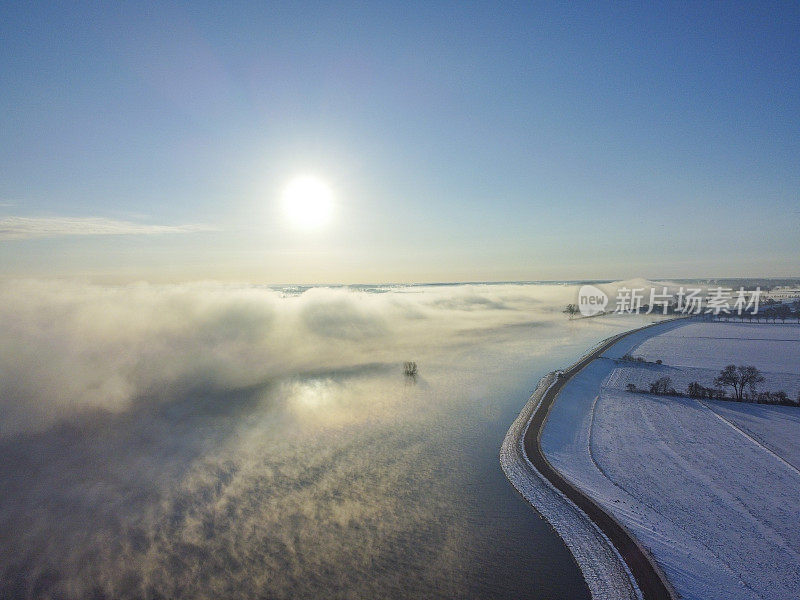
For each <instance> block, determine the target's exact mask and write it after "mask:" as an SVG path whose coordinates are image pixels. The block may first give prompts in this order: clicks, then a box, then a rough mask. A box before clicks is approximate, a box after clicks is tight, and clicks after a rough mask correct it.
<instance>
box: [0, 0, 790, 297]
mask: <svg viewBox="0 0 800 600" xmlns="http://www.w3.org/2000/svg"><path fill="white" fill-rule="evenodd" d="M2 11H3V15H2V19H0V39H2V40H3V46H2V47H3V51H2V53H0V81H2V84H1V85H0V131H2V134H3V135H2V142H0V275H3V276H79V277H84V276H86V277H96V278H110V279H154V280H156V279H158V280H161V279H197V278H220V279H238V280H251V281H258V282H270V283H286V282H298V283H314V282H385V281H450V280H511V279H526V280H527V279H574V278H623V277H631V276H647V277H705V276H708V277H713V276H717V277H721V276H747V275H751V276H769V275H774V276H791V275H800V273H799V272H798V268H797V267H798V265H797V256H798V233H797V232H798V230H799V229H800V198H798V190H800V5H798V4H796V3H788V2H787V3H775V4H768V3H752V4H749V5H748V4H735V3H696V4H688V3H676V4H655V3H646V4H624V5H613V4H604V3H585V4H577V3H569V4H532V5H529V4H524V5H523V4H520V5H518V4H511V3H508V4H503V5H502V6H501V5H498V4H496V3H486V4H478V3H452V4H445V3H438V2H426V3H420V4H405V3H397V4H395V3H371V4H360V3H359V4H356V3H341V4H337V5H331V4H314V3H292V4H289V3H286V4H279V3H274V4H269V5H266V6H259V7H253V6H251V5H250V4H249V3H243V4H241V5H235V4H229V3H224V4H210V3H209V4H206V3H202V2H194V3H188V4H175V3H170V4H153V5H147V6H139V5H137V4H134V3H130V4H128V3H124V4H119V5H117V4H113V5H111V4H109V5H104V4H101V3H98V4H83V5H81V6H75V5H72V4H66V3H65V4H63V5H60V6H43V5H39V6H37V5H34V4H33V3H11V4H6V5H4V7H3V9H2ZM308 173H310V174H313V175H315V176H316V177H318V178H319V179H321V180H323V181H325V182H327V184H328V185H329V187H330V188H331V190H332V191H333V194H334V197H335V206H334V215H333V218H332V221H331V222H330V224H329V225H328V226H327V227H325V228H323V229H320V230H316V231H312V232H308V231H299V230H297V229H294V228H292V227H291V226H288V225H287V223H286V221H285V219H283V218H282V214H281V211H280V195H281V190H282V189H283V188H284V187H285V186H286V185H287V183H288V182H289V181H291V180H292V178H293V177H294V176H295V175H297V174H308ZM98 223H99V225H98Z"/></svg>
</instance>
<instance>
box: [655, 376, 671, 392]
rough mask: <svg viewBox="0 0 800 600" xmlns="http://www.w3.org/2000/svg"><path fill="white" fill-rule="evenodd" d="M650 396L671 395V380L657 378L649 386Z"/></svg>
mask: <svg viewBox="0 0 800 600" xmlns="http://www.w3.org/2000/svg"><path fill="white" fill-rule="evenodd" d="M650 393H651V394H672V393H675V390H674V389H673V387H672V379H670V378H669V377H659V378H658V379H656V380H655V381H654V382H653V383H651V384H650Z"/></svg>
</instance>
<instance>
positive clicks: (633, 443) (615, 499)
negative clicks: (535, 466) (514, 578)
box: [542, 321, 800, 600]
mask: <svg viewBox="0 0 800 600" xmlns="http://www.w3.org/2000/svg"><path fill="white" fill-rule="evenodd" d="M628 353H630V354H632V355H633V356H642V357H643V358H645V359H647V360H651V361H654V360H656V359H660V360H662V361H663V363H664V364H663V365H655V364H650V363H630V362H625V361H619V360H618V359H619V358H620V357H622V356H623V355H625V354H628ZM730 363H735V364H752V365H755V366H757V367H758V368H759V369H762V370H763V371H765V372H766V379H767V381H766V382H765V383H764V384H762V389H771V390H773V391H776V390H777V389H784V390H786V391H787V392H789V393H790V394H792V395H795V394H796V393H797V391H798V389H800V377H799V376H798V372H800V327H798V326H797V325H796V324H795V325H789V324H787V325H778V324H775V325H773V324H769V325H763V324H762V325H751V324H735V323H706V322H686V321H684V322H673V323H665V324H662V325H659V326H656V327H654V328H651V329H649V330H647V331H643V332H639V333H635V334H633V335H631V336H629V337H628V338H625V339H624V340H621V341H620V342H618V343H617V344H615V345H614V346H613V347H612V348H610V349H609V350H608V351H606V353H605V354H604V356H603V358H601V359H598V360H595V361H594V362H593V363H591V364H590V365H589V366H588V367H587V368H586V369H584V370H583V371H582V372H581V373H579V374H578V375H577V376H576V377H575V378H573V379H572V380H571V381H570V383H569V384H568V385H567V386H566V387H565V388H564V389H563V390H562V392H561V393H560V394H559V397H558V399H557V400H556V403H555V405H554V406H553V409H552V412H551V415H550V417H549V419H548V421H547V424H546V426H545V429H544V432H543V435H542V446H543V448H544V451H545V453H546V455H547V456H548V458H549V459H550V461H551V462H552V463H553V464H554V466H555V467H556V468H558V469H559V470H561V471H562V472H563V473H564V474H565V476H567V477H568V478H569V479H570V480H572V481H573V483H575V484H576V485H578V486H580V487H581V488H582V489H584V490H586V491H587V492H588V493H589V494H590V495H591V496H592V497H594V498H595V499H596V500H597V501H598V502H600V503H601V504H602V505H603V506H604V507H605V508H606V509H608V510H609V511H610V512H611V513H612V514H614V516H615V517H616V518H617V519H619V520H620V521H621V522H622V523H623V524H625V525H626V526H627V527H628V528H629V529H630V530H631V531H632V532H633V533H634V534H635V535H636V536H637V537H638V538H639V539H640V541H641V542H642V543H643V544H644V545H645V546H646V547H647V548H649V549H650V550H651V552H652V554H653V555H654V556H655V558H656V560H657V561H658V562H659V563H660V565H661V566H662V568H663V569H664V571H665V573H666V574H667V577H668V578H669V580H670V581H671V583H672V584H673V585H674V586H675V588H676V590H677V592H678V593H679V594H681V596H682V597H683V598H694V599H697V600H714V599H719V600H723V599H724V600H734V599H740V598H741V599H743V598H764V599H770V600H773V599H775V600H777V599H783V598H785V599H790V598H791V599H796V598H798V590H800V527H798V519H799V518H800V509H799V508H798V498H800V470H798V467H800V408H794V407H781V406H764V405H754V404H739V403H732V402H724V401H703V402H700V401H697V400H692V399H689V398H676V397H664V396H651V395H648V394H632V393H628V392H626V391H625V385H626V384H627V383H629V382H636V383H637V384H638V385H640V387H643V385H644V384H645V383H649V382H650V381H652V380H654V379H655V378H657V377H660V376H662V375H665V374H666V375H669V376H670V377H671V378H672V379H673V381H674V382H675V387H676V388H679V389H681V388H685V385H686V384H688V382H689V381H694V380H699V381H700V382H701V383H704V384H706V385H710V383H711V379H713V377H714V375H716V373H718V371H719V369H720V368H721V367H723V366H725V365H727V364H730ZM704 378H705V379H704ZM709 378H710V379H709Z"/></svg>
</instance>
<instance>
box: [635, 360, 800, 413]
mask: <svg viewBox="0 0 800 600" xmlns="http://www.w3.org/2000/svg"><path fill="white" fill-rule="evenodd" d="M763 382H764V376H763V375H762V374H761V372H760V371H759V370H758V369H757V368H756V367H754V366H752V365H739V366H736V365H728V366H727V367H725V368H724V369H722V371H720V373H719V375H717V377H715V378H714V387H706V386H704V385H702V384H701V383H700V382H698V381H693V382H692V383H690V384H689V386H688V387H687V389H686V393H685V394H682V393H680V392H679V391H678V390H676V389H675V387H674V386H673V384H672V379H671V378H670V377H659V378H658V379H656V380H655V381H653V382H652V383H650V385H649V387H648V388H647V389H639V388H637V387H636V386H635V385H634V384H633V383H629V384H628V386H627V390H628V391H629V392H644V393H649V394H656V395H660V396H689V397H690V398H706V399H717V400H733V401H735V402H754V403H756V404H781V405H784V406H800V394H798V396H797V399H792V398H790V397H789V395H788V394H787V393H786V392H785V391H783V390H781V391H778V392H770V391H765V392H759V391H758V384H760V383H763ZM726 388H727V389H730V390H731V392H732V395H731V396H728V395H727V394H726V393H725V389H726Z"/></svg>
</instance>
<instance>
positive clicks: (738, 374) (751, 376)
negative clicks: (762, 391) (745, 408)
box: [714, 365, 764, 402]
mask: <svg viewBox="0 0 800 600" xmlns="http://www.w3.org/2000/svg"><path fill="white" fill-rule="evenodd" d="M762 381H764V377H763V376H762V375H761V371H759V370H758V369H756V368H755V367H753V366H742V365H740V366H738V367H737V366H736V365H728V366H727V367H725V368H724V369H722V371H720V374H719V375H718V376H717V378H716V379H714V385H718V386H720V387H729V388H732V389H733V397H734V399H735V400H736V401H737V402H741V401H742V400H743V399H744V389H745V387H746V388H748V390H749V391H750V395H751V396H755V393H756V385H757V384H759V383H761V382H762Z"/></svg>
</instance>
